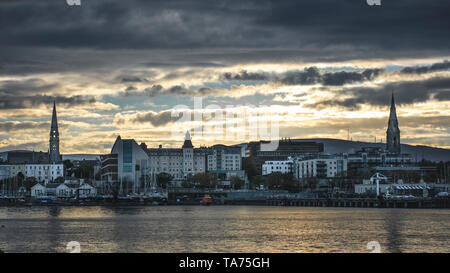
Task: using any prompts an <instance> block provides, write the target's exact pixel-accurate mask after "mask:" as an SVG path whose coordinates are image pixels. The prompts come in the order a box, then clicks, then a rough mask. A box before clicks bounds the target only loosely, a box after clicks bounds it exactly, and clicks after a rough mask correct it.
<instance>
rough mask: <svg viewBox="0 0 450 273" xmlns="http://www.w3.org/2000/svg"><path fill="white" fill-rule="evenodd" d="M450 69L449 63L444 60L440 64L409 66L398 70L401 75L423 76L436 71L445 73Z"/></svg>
mask: <svg viewBox="0 0 450 273" xmlns="http://www.w3.org/2000/svg"><path fill="white" fill-rule="evenodd" d="M449 69H450V62H449V61H448V60H445V61H443V62H440V63H434V64H432V65H429V66H410V67H405V68H403V69H402V70H400V72H401V73H405V74H425V73H431V72H436V71H445V70H449Z"/></svg>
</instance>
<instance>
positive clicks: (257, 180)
mask: <svg viewBox="0 0 450 273" xmlns="http://www.w3.org/2000/svg"><path fill="white" fill-rule="evenodd" d="M261 185H263V186H267V185H266V178H265V177H264V176H262V175H255V176H253V177H252V179H250V188H251V189H255V188H256V187H258V188H259V187H260V186H261Z"/></svg>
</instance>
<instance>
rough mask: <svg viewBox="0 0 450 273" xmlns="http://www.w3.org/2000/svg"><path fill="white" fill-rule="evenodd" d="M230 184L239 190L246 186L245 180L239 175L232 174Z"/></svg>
mask: <svg viewBox="0 0 450 273" xmlns="http://www.w3.org/2000/svg"><path fill="white" fill-rule="evenodd" d="M230 184H231V187H232V188H233V189H235V190H239V189H241V188H243V187H244V184H245V181H244V180H242V179H241V178H239V177H238V176H232V177H230Z"/></svg>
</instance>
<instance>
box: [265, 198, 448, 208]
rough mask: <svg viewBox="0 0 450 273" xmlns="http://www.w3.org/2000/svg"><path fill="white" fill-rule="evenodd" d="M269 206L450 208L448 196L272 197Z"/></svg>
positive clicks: (268, 200)
mask: <svg viewBox="0 0 450 273" xmlns="http://www.w3.org/2000/svg"><path fill="white" fill-rule="evenodd" d="M266 205H268V206H288V207H343V208H352V207H354V208H450V199H448V198H445V199H444V198H398V199H378V198H270V199H267V200H266Z"/></svg>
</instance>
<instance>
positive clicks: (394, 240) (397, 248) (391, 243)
mask: <svg viewBox="0 0 450 273" xmlns="http://www.w3.org/2000/svg"><path fill="white" fill-rule="evenodd" d="M403 215H404V213H402V211H401V210H388V211H387V213H386V218H385V223H386V231H387V252H392V253H400V252H402V251H401V249H402V243H403V242H402V236H401V228H402V225H401V223H402V218H403Z"/></svg>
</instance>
